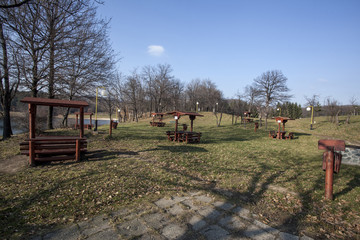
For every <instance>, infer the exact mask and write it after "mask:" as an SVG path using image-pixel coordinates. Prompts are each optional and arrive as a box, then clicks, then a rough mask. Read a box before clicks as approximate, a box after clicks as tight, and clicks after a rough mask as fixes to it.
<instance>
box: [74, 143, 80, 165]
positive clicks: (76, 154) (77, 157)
mask: <svg viewBox="0 0 360 240" xmlns="http://www.w3.org/2000/svg"><path fill="white" fill-rule="evenodd" d="M75 147H76V150H75V151H76V152H75V159H76V161H80V139H76V144H75Z"/></svg>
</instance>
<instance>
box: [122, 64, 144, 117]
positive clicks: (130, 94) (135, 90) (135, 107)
mask: <svg viewBox="0 0 360 240" xmlns="http://www.w3.org/2000/svg"><path fill="white" fill-rule="evenodd" d="M144 93H145V91H144V88H143V84H142V81H141V76H140V75H139V74H138V73H137V70H134V71H133V73H132V74H131V75H130V76H128V77H127V79H126V81H125V82H124V85H123V87H122V94H123V96H124V99H125V101H126V103H127V104H128V105H129V106H130V108H131V110H132V116H133V121H136V122H138V114H139V111H140V110H141V107H142V106H143V103H144V97H145V94H144Z"/></svg>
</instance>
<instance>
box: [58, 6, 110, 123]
mask: <svg viewBox="0 0 360 240" xmlns="http://www.w3.org/2000/svg"><path fill="white" fill-rule="evenodd" d="M82 10H83V12H82V14H81V15H80V16H78V17H77V18H76V21H75V22H81V24H80V25H77V27H76V29H73V30H72V35H71V37H70V39H67V40H66V41H64V42H63V43H62V46H63V49H62V51H63V52H62V53H61V58H60V59H61V64H59V65H58V66H57V71H56V78H57V79H58V80H57V81H56V82H55V83H56V85H55V86H57V87H56V89H57V91H58V93H59V94H60V95H62V96H64V97H65V96H66V98H67V99H69V100H72V99H73V98H74V97H85V96H87V95H92V96H93V94H94V90H95V89H96V87H98V86H104V85H106V83H107V82H106V81H107V80H108V79H112V78H113V75H114V65H115V63H116V59H115V57H116V56H115V54H114V53H113V50H112V48H111V45H110V43H109V39H108V22H106V21H103V20H101V19H100V20H98V19H97V18H96V9H95V8H93V7H90V8H87V7H86V8H85V9H82ZM68 114H69V111H67V112H66V113H65V114H64V119H63V123H65V122H66V120H67V117H68Z"/></svg>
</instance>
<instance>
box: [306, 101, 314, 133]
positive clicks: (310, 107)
mask: <svg viewBox="0 0 360 240" xmlns="http://www.w3.org/2000/svg"><path fill="white" fill-rule="evenodd" d="M306 111H308V112H310V111H311V118H310V130H313V123H314V106H308V107H307V108H306Z"/></svg>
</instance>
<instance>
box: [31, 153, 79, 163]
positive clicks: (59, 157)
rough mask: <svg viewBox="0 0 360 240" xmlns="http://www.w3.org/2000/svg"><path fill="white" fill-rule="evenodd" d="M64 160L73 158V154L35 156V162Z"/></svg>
mask: <svg viewBox="0 0 360 240" xmlns="http://www.w3.org/2000/svg"><path fill="white" fill-rule="evenodd" d="M64 160H75V155H70V156H51V157H37V158H35V161H37V162H52V161H64Z"/></svg>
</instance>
